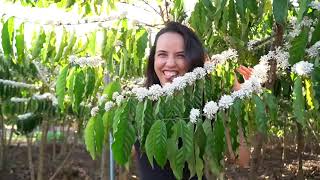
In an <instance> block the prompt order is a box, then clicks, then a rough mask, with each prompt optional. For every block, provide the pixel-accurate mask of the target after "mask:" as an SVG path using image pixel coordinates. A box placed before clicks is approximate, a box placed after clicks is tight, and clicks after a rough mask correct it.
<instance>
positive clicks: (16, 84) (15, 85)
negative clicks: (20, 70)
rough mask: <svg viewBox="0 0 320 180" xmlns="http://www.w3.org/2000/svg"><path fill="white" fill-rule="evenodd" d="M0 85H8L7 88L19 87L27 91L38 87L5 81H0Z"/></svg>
mask: <svg viewBox="0 0 320 180" xmlns="http://www.w3.org/2000/svg"><path fill="white" fill-rule="evenodd" d="M0 84H4V85H8V86H14V87H20V88H28V89H39V88H40V87H39V86H36V85H33V84H26V83H23V82H16V81H11V80H6V79H0Z"/></svg>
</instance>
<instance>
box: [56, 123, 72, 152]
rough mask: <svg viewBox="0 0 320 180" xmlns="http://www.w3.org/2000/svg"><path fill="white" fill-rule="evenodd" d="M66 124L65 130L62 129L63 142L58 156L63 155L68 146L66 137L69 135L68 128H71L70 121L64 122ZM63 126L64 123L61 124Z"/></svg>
mask: <svg viewBox="0 0 320 180" xmlns="http://www.w3.org/2000/svg"><path fill="white" fill-rule="evenodd" d="M66 124H67V132H64V131H63V138H64V139H63V143H62V146H61V151H60V154H59V156H64V155H65V154H66V152H67V147H68V137H69V136H70V128H71V123H69V122H68V121H67V122H66ZM63 126H64V124H63Z"/></svg>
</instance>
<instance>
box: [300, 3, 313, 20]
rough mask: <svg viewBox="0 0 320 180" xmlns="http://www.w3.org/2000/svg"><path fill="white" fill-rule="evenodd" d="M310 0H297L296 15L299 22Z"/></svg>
mask: <svg viewBox="0 0 320 180" xmlns="http://www.w3.org/2000/svg"><path fill="white" fill-rule="evenodd" d="M310 2H311V0H300V1H299V11H298V16H297V20H298V22H301V21H302V19H303V17H304V15H305V14H306V12H307V9H308V5H309V4H310Z"/></svg>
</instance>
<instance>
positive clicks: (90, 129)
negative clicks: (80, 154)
mask: <svg viewBox="0 0 320 180" xmlns="http://www.w3.org/2000/svg"><path fill="white" fill-rule="evenodd" d="M94 127H95V117H91V118H90V119H89V121H88V124H87V126H86V128H85V129H84V142H85V144H86V148H87V151H89V153H90V155H91V157H92V159H95V158H96V144H95V132H94Z"/></svg>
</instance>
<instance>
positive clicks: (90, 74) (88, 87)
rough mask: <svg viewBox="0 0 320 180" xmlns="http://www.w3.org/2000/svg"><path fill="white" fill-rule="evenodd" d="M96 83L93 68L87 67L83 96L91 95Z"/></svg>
mask: <svg viewBox="0 0 320 180" xmlns="http://www.w3.org/2000/svg"><path fill="white" fill-rule="evenodd" d="M95 83H96V73H95V69H94V68H91V67H89V68H87V70H86V84H85V97H86V98H87V97H89V96H90V95H92V93H93V90H94V88H95Z"/></svg>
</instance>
